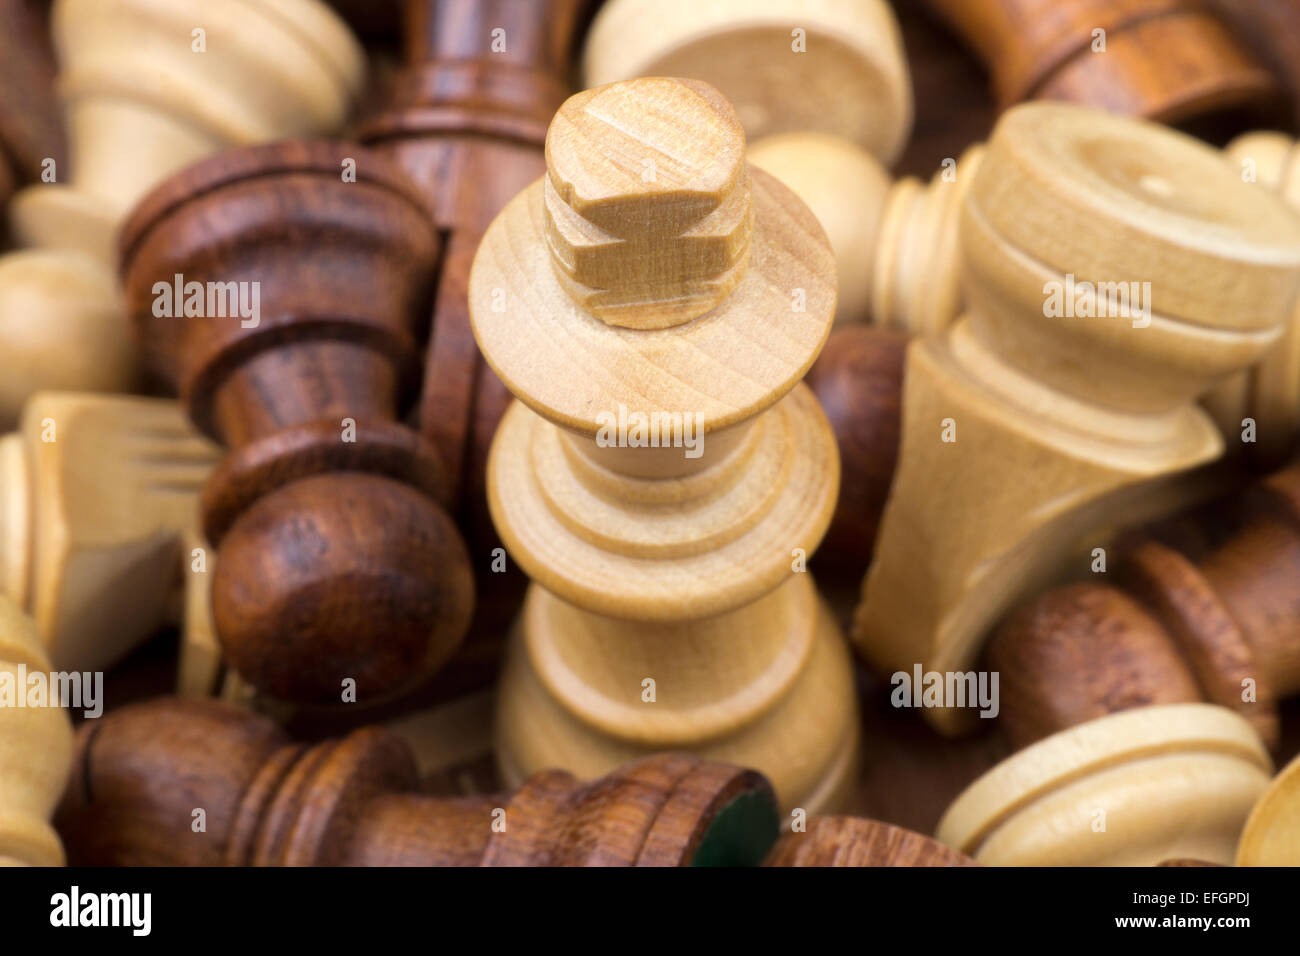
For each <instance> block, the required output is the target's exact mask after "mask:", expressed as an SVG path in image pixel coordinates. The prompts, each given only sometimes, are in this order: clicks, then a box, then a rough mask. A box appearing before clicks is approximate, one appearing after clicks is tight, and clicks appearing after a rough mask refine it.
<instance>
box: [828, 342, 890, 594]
mask: <svg viewBox="0 0 1300 956" xmlns="http://www.w3.org/2000/svg"><path fill="white" fill-rule="evenodd" d="M907 342H908V340H907V338H906V337H905V336H904V335H902V334H901V333H898V332H892V331H888V330H885V329H879V328H875V327H871V326H850V327H848V328H842V329H836V330H835V331H834V332H832V333H831V336H830V338H829V339H827V340H826V347H825V348H824V349H823V350H822V354H821V355H819V356H818V357H817V361H816V362H815V363H813V367H812V368H811V369H810V370H809V372H808V386H809V387H810V388H811V389H812V390H813V394H815V395H816V396H817V402H818V404H820V405H821V407H822V409H823V410H824V411H825V413H826V418H827V420H828V421H829V422H830V424H831V430H832V431H833V432H834V433H835V441H836V444H837V445H838V446H839V451H840V495H839V499H838V500H837V501H836V503H835V515H834V517H833V518H832V519H831V526H830V529H829V530H828V531H827V532H826V539H825V540H824V541H823V542H822V546H821V549H820V550H819V551H818V556H819V558H820V559H822V560H828V561H830V562H831V563H833V564H835V565H843V564H845V563H850V564H852V568H851V569H847V570H848V578H856V579H858V580H861V578H862V575H863V574H864V573H865V572H866V570H867V564H868V563H869V562H870V560H871V551H872V546H873V545H874V543H875V540H876V532H877V530H878V528H879V525H880V515H881V513H882V512H883V511H884V510H885V502H886V500H887V499H888V497H889V486H890V484H891V483H892V481H893V479H894V469H895V468H896V467H897V465H898V441H899V431H900V428H901V424H902V401H903V362H904V357H905V356H906V354H907Z"/></svg>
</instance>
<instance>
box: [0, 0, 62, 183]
mask: <svg viewBox="0 0 1300 956" xmlns="http://www.w3.org/2000/svg"><path fill="white" fill-rule="evenodd" d="M47 18H48V13H47V11H45V10H44V9H42V7H41V6H39V5H38V4H37V3H36V2H34V0H0V207H2V206H3V205H4V202H5V200H6V199H7V198H8V197H9V195H10V194H11V193H12V192H13V190H14V189H15V188H16V187H17V186H19V185H25V184H27V183H32V182H38V181H39V180H40V178H41V171H42V169H43V167H44V165H45V161H46V160H47V159H48V160H52V161H53V162H54V164H55V166H56V167H57V166H58V165H59V164H60V163H62V162H63V158H64V150H65V149H66V144H65V143H64V138H63V127H62V125H61V124H60V123H59V112H58V105H57V103H56V101H55V98H54V51H53V49H52V48H51V45H50V37H49V24H48V23H47Z"/></svg>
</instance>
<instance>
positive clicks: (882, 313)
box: [749, 133, 984, 335]
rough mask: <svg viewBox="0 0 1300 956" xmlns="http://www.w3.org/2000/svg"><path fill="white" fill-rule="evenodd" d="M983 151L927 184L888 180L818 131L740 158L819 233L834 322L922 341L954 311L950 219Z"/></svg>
mask: <svg viewBox="0 0 1300 956" xmlns="http://www.w3.org/2000/svg"><path fill="white" fill-rule="evenodd" d="M983 152H984V147H983V146H981V145H975V146H972V147H970V148H969V149H967V150H966V152H965V153H963V154H962V156H961V157H960V158H959V159H951V158H949V159H946V160H945V161H944V163H943V169H942V170H940V171H939V172H937V173H935V175H934V178H933V179H931V180H930V182H929V183H928V184H926V183H923V182H922V181H921V180H919V179H917V178H915V177H913V176H907V177H905V178H903V179H900V180H899V181H898V182H891V181H890V179H889V175H888V173H886V172H885V169H884V167H883V166H881V165H880V163H879V161H878V160H876V159H875V158H874V157H872V156H871V154H869V153H867V152H866V151H865V150H863V149H861V148H860V147H858V146H855V145H854V144H852V143H850V142H848V141H847V140H844V139H839V138H837V137H834V136H829V135H827V134H825V133H786V134H783V135H780V136H773V137H769V138H767V139H763V140H759V141H758V142H756V143H754V144H753V145H752V146H750V148H749V161H750V162H751V163H752V164H753V165H755V166H758V167H759V168H760V169H764V170H766V171H767V172H769V173H771V174H772V175H773V176H775V177H776V178H777V179H779V180H781V181H782V182H783V183H785V184H786V185H787V186H789V187H790V188H791V189H793V190H794V191H795V193H796V194H797V195H798V196H799V198H800V199H802V200H803V201H804V202H805V203H807V204H808V206H809V208H811V209H812V211H813V212H814V213H816V215H817V219H818V221H819V222H820V223H821V224H822V226H823V228H825V229H826V233H827V235H828V236H829V237H830V240H831V248H832V249H834V250H835V260H836V265H837V266H838V269H839V276H840V294H839V304H838V306H837V308H836V311H835V321H836V323H837V324H842V323H848V322H871V323H873V324H875V325H879V326H882V327H885V328H891V329H899V330H901V331H904V332H907V333H909V334H912V335H931V334H938V333H939V332H942V331H943V330H944V329H946V328H947V327H948V326H949V325H951V324H952V323H953V322H954V321H955V320H956V319H957V316H958V314H959V313H960V311H961V288H960V283H959V280H960V274H961V270H960V257H959V255H958V246H957V220H958V214H959V213H960V211H961V205H962V200H963V199H964V198H965V195H966V190H967V188H968V187H969V184H970V183H971V181H972V180H973V179H974V178H975V172H976V170H978V169H979V162H980V157H981V156H982V155H983Z"/></svg>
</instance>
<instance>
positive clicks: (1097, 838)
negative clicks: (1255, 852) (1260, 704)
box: [935, 704, 1272, 866]
mask: <svg viewBox="0 0 1300 956" xmlns="http://www.w3.org/2000/svg"><path fill="white" fill-rule="evenodd" d="M1271 774H1272V761H1270V760H1269V756H1268V752H1267V751H1266V750H1265V749H1264V745H1263V744H1262V743H1261V742H1260V740H1259V737H1258V735H1257V734H1256V733H1255V732H1254V730H1253V729H1252V728H1251V726H1250V724H1248V723H1247V722H1246V721H1245V720H1243V719H1242V718H1241V717H1239V716H1237V715H1236V714H1234V713H1233V712H1232V711H1230V710H1227V709H1225V708H1223V707H1215V706H1213V705H1210V704H1171V705H1167V706H1153V707H1141V708H1138V709H1137V710H1127V711H1124V712H1122V713H1118V714H1112V715H1110V716H1108V717H1099V718H1097V719H1096V720H1090V721H1088V722H1087V723H1083V724H1079V725H1078V726H1076V727H1071V728H1070V729H1069V730H1063V731H1061V732H1059V733H1057V734H1054V735H1052V736H1051V737H1048V738H1046V739H1044V740H1040V741H1039V742H1038V743H1036V744H1033V745H1032V746H1030V747H1027V748H1025V749H1024V750H1022V751H1020V752H1019V753H1016V754H1014V755H1013V756H1011V757H1008V758H1007V759H1006V760H1004V761H1003V762H1002V763H1000V764H998V765H997V766H995V767H994V768H993V769H992V770H990V771H988V772H987V773H986V774H984V775H983V776H982V777H980V778H979V779H978V780H976V781H975V782H974V783H972V784H971V785H970V786H969V787H968V788H967V789H966V790H965V791H963V792H962V793H961V794H960V795H959V796H958V797H957V799H956V800H954V801H953V802H952V804H951V805H950V806H949V807H948V810H947V812H946V813H945V814H944V816H943V819H942V820H940V821H939V826H938V828H937V829H936V831H935V836H936V837H937V838H938V839H939V840H940V841H942V842H943V843H946V844H947V845H948V846H950V847H952V848H953V849H955V850H958V851H960V852H962V853H965V854H968V855H969V856H971V857H973V858H974V859H975V861H976V862H977V863H983V864H986V865H989V866H1154V865H1155V864H1157V863H1159V862H1161V861H1162V860H1169V859H1177V858H1191V859H1196V860H1204V861H1206V862H1208V863H1225V864H1226V863H1231V862H1232V860H1233V857H1234V854H1235V852H1236V848H1237V841H1238V837H1239V836H1240V835H1241V832H1242V827H1243V825H1244V824H1245V823H1246V818H1247V815H1248V814H1249V813H1250V811H1251V807H1252V806H1253V805H1254V804H1255V802H1256V801H1257V800H1258V799H1259V797H1260V795H1261V794H1262V793H1263V792H1264V790H1265V788H1266V787H1267V786H1268V783H1269V777H1270V775H1271Z"/></svg>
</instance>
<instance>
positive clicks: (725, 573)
mask: <svg viewBox="0 0 1300 956" xmlns="http://www.w3.org/2000/svg"><path fill="white" fill-rule="evenodd" d="M546 156H547V175H546V176H545V177H544V178H543V179H541V180H539V181H538V182H536V183H534V184H532V185H531V186H529V187H528V189H526V190H525V191H524V192H523V193H521V194H520V195H519V196H517V197H516V198H515V199H514V200H512V201H511V202H510V204H509V205H508V206H507V207H506V208H505V210H504V211H503V212H502V213H501V215H500V216H498V217H497V219H496V220H495V222H493V224H492V226H491V227H490V228H489V230H488V233H487V235H486V237H485V238H484V241H483V244H482V246H480V248H479V252H478V255H477V257H476V258H475V262H474V270H473V272H472V273H471V276H470V317H471V319H472V321H473V323H474V333H475V336H476V338H477V339H478V343H479V346H480V348H481V349H482V350H483V354H484V356H485V357H486V359H487V361H488V363H489V364H490V365H491V366H492V368H493V369H494V370H495V371H496V373H497V374H498V375H499V376H500V378H501V380H502V381H503V382H504V383H505V384H506V385H507V386H508V387H509V388H510V390H511V391H512V392H513V393H514V394H515V396H516V397H517V398H518V399H519V401H518V402H516V403H514V404H513V405H512V406H511V407H510V409H509V411H507V412H506V416H505V418H504V420H503V421H502V423H501V427H500V429H499V430H498V431H497V436H496V439H495V441H494V443H493V447H492V453H491V458H490V460H489V464H488V497H489V504H490V506H491V509H492V516H493V519H494V521H495V522H496V526H497V529H498V531H499V532H500V533H501V537H502V540H503V541H504V542H505V544H506V547H507V548H508V550H509V553H510V555H511V556H512V558H513V560H515V561H517V562H518V563H519V565H520V566H521V567H522V568H523V569H524V571H525V572H526V573H527V574H528V575H529V576H530V577H531V578H532V579H533V584H532V585H531V587H530V589H529V592H528V595H527V598H526V600H525V604H524V609H523V612H522V617H521V620H520V623H519V627H518V629H517V635H516V638H515V639H514V641H513V642H512V645H511V647H510V649H509V651H508V653H507V660H506V665H505V672H504V674H503V678H502V685H501V693H500V709H499V712H498V759H499V762H500V765H501V768H502V772H503V775H504V778H505V779H506V780H507V781H509V782H518V781H519V780H522V779H523V778H524V777H526V776H527V775H528V774H530V773H534V772H536V771H537V770H539V769H541V768H544V767H549V766H561V767H565V768H566V769H569V770H571V771H573V772H574V773H575V774H576V775H577V776H578V777H579V778H581V779H590V778H594V777H597V776H599V775H600V774H602V773H606V772H608V771H609V770H610V769H612V768H613V767H616V766H618V765H620V764H623V763H626V762H628V761H630V760H634V759H637V758H638V757H640V756H643V755H645V754H648V753H653V752H656V751H662V750H684V751H688V752H691V753H694V754H696V755H697V756H700V757H703V758H705V759H717V760H725V761H727V762H734V763H737V764H739V765H742V766H752V767H755V768H756V769H758V770H760V771H762V772H763V773H764V774H765V775H766V776H768V777H769V779H771V780H772V783H773V786H774V788H775V790H776V793H777V796H778V799H779V801H780V803H781V805H782V806H783V807H786V808H792V807H802V808H804V809H805V810H806V811H807V812H808V813H810V814H812V813H817V812H820V811H821V810H822V809H823V808H826V807H832V806H835V805H837V804H838V803H841V802H842V801H843V799H844V796H845V793H846V791H847V789H848V787H849V785H850V780H851V776H852V768H853V764H854V760H855V754H856V751H857V736H858V723H857V714H856V705H855V700H854V689H853V684H852V677H851V665H850V663H849V660H848V658H847V656H846V653H845V647H844V644H843V642H842V640H841V638H840V636H839V634H838V628H837V627H836V625H835V623H834V621H833V619H832V617H831V616H830V613H829V611H828V610H827V608H826V606H825V604H824V603H823V602H822V601H821V599H820V598H819V597H818V595H817V593H816V591H815V589H814V587H813V584H812V582H811V580H810V579H809V577H808V575H807V574H804V573H792V571H794V572H798V571H801V570H803V564H802V562H803V561H804V559H805V558H806V556H807V555H809V554H811V553H812V551H813V550H814V549H815V547H816V545H817V543H818V542H819V541H820V539H821V537H822V534H823V533H824V532H825V530H826V527H827V524H828V522H829V519H830V516H831V512H832V509H833V508H834V503H835V493H836V488H837V477H838V458H837V456H836V450H835V442H834V438H833V436H832V435H831V433H830V430H829V428H828V427H827V424H826V420H825V418H824V417H823V415H822V412H821V410H820V409H819V408H818V406H817V403H816V400H815V399H814V398H813V396H812V394H811V392H810V391H809V390H808V389H807V388H806V387H805V386H803V385H801V384H800V383H799V379H800V378H801V377H802V376H803V373H804V371H805V370H806V369H807V368H808V366H809V365H810V364H811V363H812V360H813V358H814V357H815V356H816V354H817V352H818V350H819V349H820V347H821V345H822V343H823V341H824V340H825V338H826V335H827V333H828V331H829V328H830V322H831V318H832V313H833V310H834V303H835V272H834V268H835V266H834V259H833V256H832V254H831V252H830V249H829V245H828V243H827V242H826V239H825V235H824V233H823V232H822V230H821V229H820V228H819V227H818V225H817V222H816V220H815V218H814V217H813V215H812V213H811V212H809V210H808V209H807V207H805V206H804V205H803V204H802V203H801V202H799V200H798V199H797V198H796V197H795V196H794V195H793V194H792V193H791V192H790V191H789V190H788V189H786V188H785V187H784V186H782V185H781V184H780V183H779V182H778V181H777V180H775V179H774V178H773V177H771V176H769V175H768V174H766V173H764V172H762V171H761V170H758V169H753V168H749V167H747V166H746V164H745V162H744V133H743V131H742V129H741V126H740V123H739V119H738V117H737V116H736V114H735V111H734V110H732V109H731V107H730V105H729V104H728V103H727V102H726V101H725V100H724V99H723V98H722V97H721V96H720V94H719V93H718V92H717V91H716V90H714V89H713V88H712V87H709V86H708V85H707V84H703V83H699V82H697V81H692V80H673V79H665V78H655V79H641V80H633V81H629V82H626V83H615V84H611V85H610V86H606V87H601V88H599V89H595V90H589V91H586V92H584V93H580V94H578V95H576V96H574V97H571V98H570V99H569V100H567V101H566V102H565V104H564V105H563V106H562V107H561V109H560V111H559V112H558V113H557V114H556V117H555V119H554V121H553V122H552V123H551V127H550V131H549V133H548V137H547V145H546ZM651 415H653V416H654V418H655V421H656V422H658V423H659V424H660V425H661V426H662V429H663V430H662V436H660V435H656V437H655V439H654V443H653V444H651V443H650V438H649V433H648V431H647V426H648V423H649V422H650V418H651ZM620 417H621V419H622V424H619V420H620ZM674 421H675V422H678V423H680V424H678V425H676V426H675V432H674V426H673V425H672V424H671V423H672V422H674ZM638 422H639V423H640V424H637V423H638ZM629 423H631V424H629ZM656 427H657V428H658V427H659V426H656ZM670 433H672V434H671V436H670ZM701 442H703V444H701ZM670 446H672V447H670Z"/></svg>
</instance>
